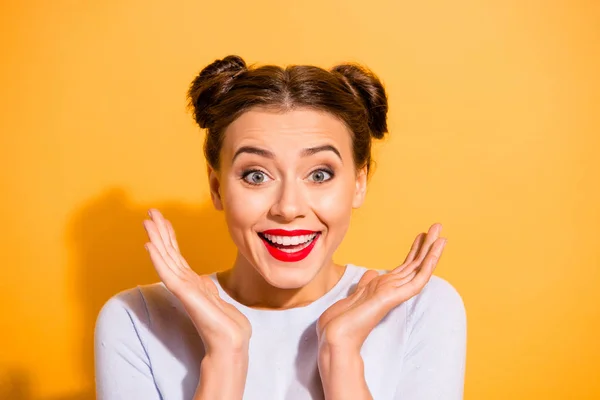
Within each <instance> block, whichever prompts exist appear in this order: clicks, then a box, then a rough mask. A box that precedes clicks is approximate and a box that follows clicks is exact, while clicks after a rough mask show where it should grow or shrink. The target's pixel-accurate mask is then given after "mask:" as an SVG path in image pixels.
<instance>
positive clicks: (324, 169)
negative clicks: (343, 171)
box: [240, 168, 335, 186]
mask: <svg viewBox="0 0 600 400" xmlns="http://www.w3.org/2000/svg"><path fill="white" fill-rule="evenodd" d="M255 172H259V173H261V174H263V175H267V173H265V171H262V170H260V169H247V170H245V171H244V172H242V174H241V177H240V178H241V179H242V180H243V181H244V182H246V183H247V184H249V185H252V186H260V185H262V183H252V182H250V181H248V180H246V178H247V177H248V176H249V175H250V174H252V173H255ZM315 172H325V173H326V174H329V176H330V178H329V179H326V180H324V181H321V182H315V181H313V183H315V184H317V185H321V184H323V183H326V182H329V181H330V180H332V179H333V178H334V176H335V173H334V172H333V170H332V169H331V168H318V169H315V170H314V171H312V172H311V173H310V174H309V176H310V175H312V174H314V173H315ZM267 176H268V175H267Z"/></svg>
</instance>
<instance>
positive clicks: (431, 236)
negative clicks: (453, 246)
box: [415, 223, 442, 264]
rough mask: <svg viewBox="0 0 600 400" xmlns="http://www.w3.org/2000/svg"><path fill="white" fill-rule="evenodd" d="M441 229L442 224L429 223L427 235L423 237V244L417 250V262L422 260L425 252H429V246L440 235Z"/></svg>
mask: <svg viewBox="0 0 600 400" xmlns="http://www.w3.org/2000/svg"><path fill="white" fill-rule="evenodd" d="M441 231H442V224H440V223H435V224H433V225H431V227H430V228H429V231H428V232H427V236H426V237H425V241H424V242H423V246H421V249H420V250H419V254H418V256H417V258H416V260H415V261H417V262H418V263H419V264H421V262H423V260H424V259H425V256H426V255H427V253H429V249H431V246H432V245H433V243H434V242H435V241H436V240H437V239H438V237H439V236H440V233H441Z"/></svg>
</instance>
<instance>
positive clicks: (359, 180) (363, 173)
mask: <svg viewBox="0 0 600 400" xmlns="http://www.w3.org/2000/svg"><path fill="white" fill-rule="evenodd" d="M366 193H367V167H366V166H365V167H363V168H361V169H359V170H358V171H357V172H356V188H355V190H354V198H353V199H352V208H359V207H360V206H362V204H363V203H364V201H365V195H366Z"/></svg>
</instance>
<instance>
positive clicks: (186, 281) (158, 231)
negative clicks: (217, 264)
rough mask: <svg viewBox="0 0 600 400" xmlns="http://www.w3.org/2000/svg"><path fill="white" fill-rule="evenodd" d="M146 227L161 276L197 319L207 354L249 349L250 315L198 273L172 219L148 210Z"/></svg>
mask: <svg viewBox="0 0 600 400" xmlns="http://www.w3.org/2000/svg"><path fill="white" fill-rule="evenodd" d="M148 214H149V215H150V218H151V219H150V220H144V227H145V228H146V232H147V233H148V237H149V238H150V242H149V243H146V245H145V246H146V249H147V250H148V252H149V253H150V258H151V259H152V263H153V264H154V268H155V269H156V272H157V273H158V276H159V277H160V279H161V280H162V281H163V283H164V284H165V286H166V287H167V288H168V289H169V290H170V291H171V293H173V294H174V295H175V296H176V297H177V298H178V299H179V300H180V301H181V303H182V304H183V306H184V307H185V310H186V311H187V313H188V314H189V316H190V318H191V320H192V322H193V323H194V325H195V327H196V329H197V330H198V333H199V334H200V337H201V338H202V341H203V342H204V346H205V348H206V354H207V355H211V354H214V353H219V354H223V353H225V354H228V353H231V352H232V351H233V352H235V351H242V350H244V349H247V347H248V343H249V340H250V336H251V334H252V328H251V326H250V322H249V321H248V319H247V318H246V317H245V316H244V315H243V314H242V313H240V312H239V311H238V310H237V309H236V308H235V307H234V306H232V305H231V304H229V303H227V302H225V301H223V300H222V299H221V298H220V297H219V292H218V290H217V287H216V286H215V284H214V282H213V281H212V280H211V279H210V278H209V277H208V276H206V275H202V276H200V275H198V274H196V273H195V272H194V271H193V270H192V269H191V268H190V266H189V265H188V263H187V262H186V261H185V259H184V258H183V256H182V255H181V253H180V252H179V245H178V244H177V240H176V238H175V231H174V230H173V226H172V225H171V223H170V222H169V221H168V220H167V219H165V218H164V217H163V216H162V214H161V213H160V212H159V211H158V210H156V209H151V210H150V211H148Z"/></svg>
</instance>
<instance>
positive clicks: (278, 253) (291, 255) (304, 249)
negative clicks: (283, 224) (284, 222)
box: [258, 229, 321, 262]
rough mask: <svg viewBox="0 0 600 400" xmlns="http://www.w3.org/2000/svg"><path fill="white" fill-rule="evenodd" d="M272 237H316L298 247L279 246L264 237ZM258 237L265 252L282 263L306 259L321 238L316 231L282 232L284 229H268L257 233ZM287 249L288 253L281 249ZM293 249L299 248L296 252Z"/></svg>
mask: <svg viewBox="0 0 600 400" xmlns="http://www.w3.org/2000/svg"><path fill="white" fill-rule="evenodd" d="M265 234H266V235H273V236H302V235H312V234H316V236H315V237H314V238H313V239H311V241H310V243H309V244H308V245H306V243H302V244H298V245H290V246H284V245H281V244H276V243H273V242H271V241H270V240H269V239H267V238H266V237H265V236H264V235H265ZM258 236H259V237H260V238H261V239H262V241H263V243H264V244H265V247H266V248H267V251H268V252H269V254H271V256H273V258H275V259H277V260H279V261H283V262H296V261H300V260H303V259H305V258H306V257H308V255H309V254H310V252H311V251H312V249H313V248H314V247H315V244H316V243H317V240H318V239H319V237H320V236H321V233H320V232H317V231H309V230H305V229H296V230H292V231H288V230H284V229H269V230H266V231H264V232H262V233H259V234H258ZM286 248H287V249H288V251H284V250H282V249H286ZM294 248H299V250H297V251H293V250H294Z"/></svg>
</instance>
